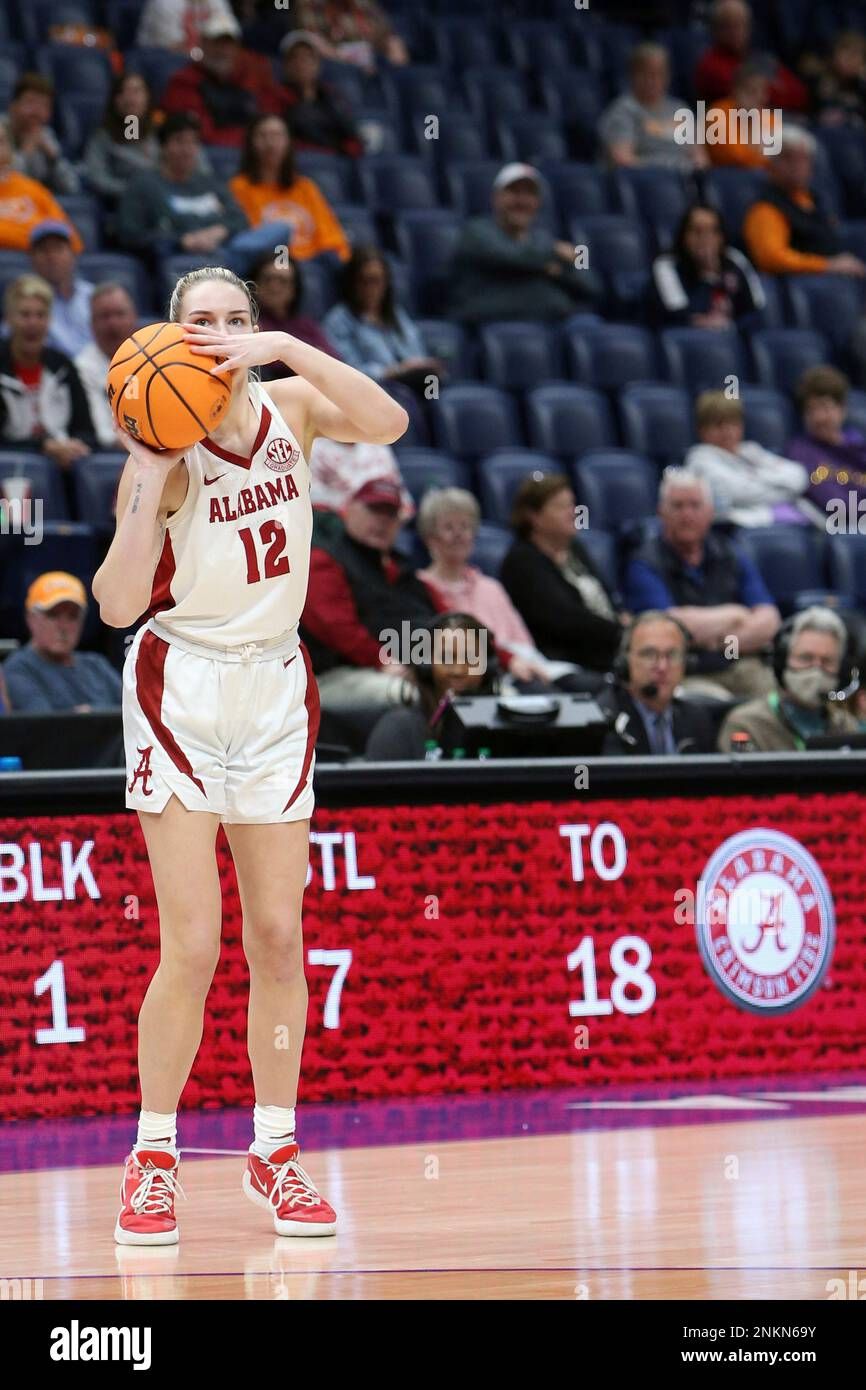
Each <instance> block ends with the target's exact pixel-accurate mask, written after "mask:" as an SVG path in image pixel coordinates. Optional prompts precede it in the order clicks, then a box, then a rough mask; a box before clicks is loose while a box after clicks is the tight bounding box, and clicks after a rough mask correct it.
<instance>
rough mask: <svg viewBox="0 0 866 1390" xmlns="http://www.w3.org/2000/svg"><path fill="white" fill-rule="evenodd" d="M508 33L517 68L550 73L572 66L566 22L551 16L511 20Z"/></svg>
mask: <svg viewBox="0 0 866 1390" xmlns="http://www.w3.org/2000/svg"><path fill="white" fill-rule="evenodd" d="M505 37H506V40H507V43H508V47H509V49H510V51H511V61H512V63H513V64H514V66H515V67H516V68H522V69H524V70H526V69H534V70H535V71H536V72H539V73H548V72H551V71H552V70H553V69H555V68H563V67H568V65H569V63H570V61H571V54H570V52H569V48H568V44H567V43H563V35H562V26H561V25H560V24H558V23H555V22H553V21H551V20H548V19H518V20H511V21H510V22H509V24H508V27H507V29H506V31H505Z"/></svg>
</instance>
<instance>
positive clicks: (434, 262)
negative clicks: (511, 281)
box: [394, 208, 462, 314]
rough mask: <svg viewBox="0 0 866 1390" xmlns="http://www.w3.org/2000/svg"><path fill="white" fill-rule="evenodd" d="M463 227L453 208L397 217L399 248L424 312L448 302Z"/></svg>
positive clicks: (434, 209)
mask: <svg viewBox="0 0 866 1390" xmlns="http://www.w3.org/2000/svg"><path fill="white" fill-rule="evenodd" d="M461 226H462V223H461V219H460V218H459V217H458V216H457V215H456V213H453V212H452V211H451V210H450V208H429V209H427V210H425V211H418V212H402V213H400V215H399V216H398V217H395V219H394V233H395V236H396V239H397V249H398V250H399V252H400V255H401V256H402V257H403V260H404V261H405V262H406V263H407V265H408V266H409V269H410V271H411V273H412V276H413V279H414V281H415V289H416V295H417V298H418V302H419V304H420V307H421V312H422V313H425V314H435V313H437V312H440V311H441V309H442V306H443V304H444V303H445V300H446V296H447V290H448V280H449V276H450V271H451V261H452V258H453V256H454V248H455V246H456V245H457V239H458V237H459V235H460V229H461Z"/></svg>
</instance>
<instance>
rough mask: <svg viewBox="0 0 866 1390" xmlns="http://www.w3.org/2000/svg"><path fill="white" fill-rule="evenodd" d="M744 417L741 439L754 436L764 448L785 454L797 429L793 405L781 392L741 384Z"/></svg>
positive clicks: (764, 387) (783, 455)
mask: <svg viewBox="0 0 866 1390" xmlns="http://www.w3.org/2000/svg"><path fill="white" fill-rule="evenodd" d="M740 399H741V400H742V402H743V413H744V416H745V422H744V423H745V429H744V434H743V438H744V439H756V440H757V442H758V443H759V444H763V446H764V448H765V449H769V450H771V452H772V453H774V454H781V455H782V457H783V458H784V457H785V451H786V447H787V444H788V440H789V439H790V438H791V436H792V435H793V433H794V431H795V428H796V418H795V415H794V408H793V406H792V405H791V402H790V401H789V400H788V397H787V396H785V395H783V394H782V392H781V391H773V390H771V389H770V388H769V387H767V386H744V387H743V390H742V391H741V393H740Z"/></svg>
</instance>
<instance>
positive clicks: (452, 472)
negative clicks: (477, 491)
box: [394, 443, 472, 505]
mask: <svg viewBox="0 0 866 1390" xmlns="http://www.w3.org/2000/svg"><path fill="white" fill-rule="evenodd" d="M394 452H395V453H396V455H397V461H398V463H399V465H400V473H401V474H402V477H403V481H404V483H405V484H406V486H407V488H408V489H409V491H410V492H411V494H412V497H413V498H414V500H415V503H416V505H417V504H418V503H420V501H421V498H422V497H423V496H424V493H425V492H426V491H427V490H428V488H431V487H462V488H466V489H467V490H468V491H469V492H471V491H472V475H471V472H470V470H469V468H468V467H467V465H466V464H465V463H461V461H460V460H459V459H456V458H452V457H451V455H450V454H446V453H443V451H442V450H441V449H419V448H413V447H411V446H407V445H404V444H399V443H398V444H396V445H395V446H394Z"/></svg>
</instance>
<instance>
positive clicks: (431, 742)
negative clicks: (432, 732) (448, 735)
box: [424, 738, 442, 763]
mask: <svg viewBox="0 0 866 1390" xmlns="http://www.w3.org/2000/svg"><path fill="white" fill-rule="evenodd" d="M441 757H442V749H441V748H440V747H439V744H438V743H437V742H436V740H435V738H428V740H427V742H426V743H425V744H424V761H425V763H435V762H438V760H439V759H440V758H441Z"/></svg>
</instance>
